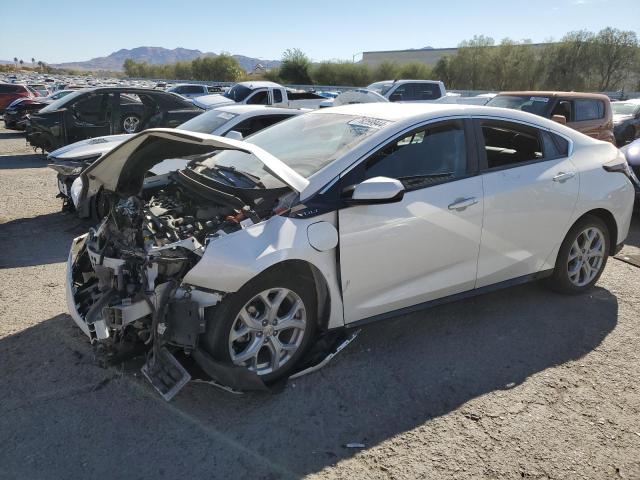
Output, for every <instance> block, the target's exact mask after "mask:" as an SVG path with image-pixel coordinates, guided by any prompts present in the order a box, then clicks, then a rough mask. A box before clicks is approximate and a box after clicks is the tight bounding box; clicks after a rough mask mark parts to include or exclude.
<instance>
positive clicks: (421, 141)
mask: <svg viewBox="0 0 640 480" xmlns="http://www.w3.org/2000/svg"><path fill="white" fill-rule="evenodd" d="M466 173H467V148H466V141H465V134H464V126H463V123H462V122H461V121H452V122H445V123H440V124H437V125H433V126H429V128H427V129H424V130H419V131H416V132H413V133H411V134H409V135H406V136H404V137H402V138H401V139H399V140H396V141H394V142H393V143H391V144H390V145H387V146H386V147H384V148H383V149H382V150H380V151H379V152H377V153H376V154H375V155H374V156H373V157H372V158H370V159H369V160H368V161H367V165H366V167H365V178H373V177H389V178H396V179H398V180H400V181H401V182H402V183H403V185H404V186H405V188H407V189H416V188H423V187H427V186H429V185H433V184H436V183H441V182H444V181H448V180H453V179H456V178H460V177H463V176H465V175H466Z"/></svg>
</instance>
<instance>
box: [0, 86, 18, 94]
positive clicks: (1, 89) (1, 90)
mask: <svg viewBox="0 0 640 480" xmlns="http://www.w3.org/2000/svg"><path fill="white" fill-rule="evenodd" d="M17 91H18V86H17V85H0V93H15V92H17Z"/></svg>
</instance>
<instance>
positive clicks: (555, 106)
mask: <svg viewBox="0 0 640 480" xmlns="http://www.w3.org/2000/svg"><path fill="white" fill-rule="evenodd" d="M487 105H488V106H491V107H502V108H513V109H516V110H522V111H523V112H530V113H534V114H536V115H540V116H541V117H545V118H550V119H552V120H555V121H556V122H558V123H562V124H566V125H567V126H568V127H571V128H573V129H574V130H578V131H579V132H582V133H584V134H585V135H589V136H590V137H593V138H597V139H598V140H604V141H606V142H611V143H613V144H614V145H615V144H616V141H615V137H614V136H613V115H612V113H611V102H610V101H609V97H607V96H606V95H600V94H597V93H580V92H539V91H534V90H532V91H528V92H501V93H499V94H498V95H496V96H495V97H493V98H492V99H491V100H490V101H489V102H488V103H487Z"/></svg>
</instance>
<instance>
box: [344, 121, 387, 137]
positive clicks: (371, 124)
mask: <svg viewBox="0 0 640 480" xmlns="http://www.w3.org/2000/svg"><path fill="white" fill-rule="evenodd" d="M390 123H391V122H389V121H388V120H381V119H379V118H371V117H360V118H354V119H353V120H351V121H350V122H349V123H347V125H349V126H350V127H353V128H354V130H358V131H360V133H361V134H362V133H365V132H366V131H367V130H371V129H375V130H379V129H381V128H383V127H386V126H387V125H389V124H390Z"/></svg>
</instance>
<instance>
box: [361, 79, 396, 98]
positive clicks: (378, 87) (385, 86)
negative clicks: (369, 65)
mask: <svg viewBox="0 0 640 480" xmlns="http://www.w3.org/2000/svg"><path fill="white" fill-rule="evenodd" d="M391 87H393V82H376V83H372V84H371V85H369V86H368V87H367V90H373V91H374V92H376V93H379V94H380V95H382V96H383V97H384V95H385V94H386V93H387V92H388V91H389V89H390V88H391Z"/></svg>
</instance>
